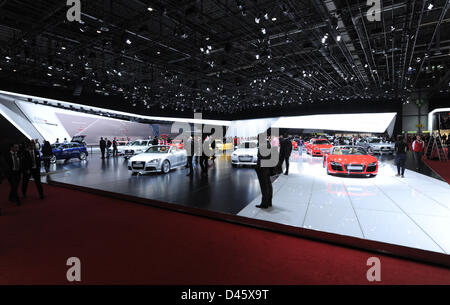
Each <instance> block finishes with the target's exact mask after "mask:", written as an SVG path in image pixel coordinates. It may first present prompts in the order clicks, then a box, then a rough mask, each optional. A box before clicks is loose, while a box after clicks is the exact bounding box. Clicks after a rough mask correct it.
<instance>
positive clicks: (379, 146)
mask: <svg viewBox="0 0 450 305" xmlns="http://www.w3.org/2000/svg"><path fill="white" fill-rule="evenodd" d="M359 145H361V146H363V147H364V148H365V149H367V150H368V151H370V152H372V153H374V154H393V153H394V147H395V144H394V143H392V142H387V141H383V139H381V138H368V139H366V140H363V141H361V142H360V143H359Z"/></svg>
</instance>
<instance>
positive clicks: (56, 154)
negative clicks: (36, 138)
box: [50, 136, 89, 163]
mask: <svg viewBox="0 0 450 305" xmlns="http://www.w3.org/2000/svg"><path fill="white" fill-rule="evenodd" d="M85 138H86V136H75V137H73V138H72V141H70V143H54V144H52V151H53V157H52V158H51V160H50V162H51V163H56V161H57V160H64V161H68V160H70V159H73V158H77V159H79V160H81V161H83V160H86V158H87V156H88V155H89V154H88V151H87V148H86V143H84V139H85Z"/></svg>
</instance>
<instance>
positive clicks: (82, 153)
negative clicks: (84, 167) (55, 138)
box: [78, 152, 86, 161]
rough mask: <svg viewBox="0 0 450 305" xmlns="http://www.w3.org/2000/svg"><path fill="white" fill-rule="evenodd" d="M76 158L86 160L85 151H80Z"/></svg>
mask: <svg viewBox="0 0 450 305" xmlns="http://www.w3.org/2000/svg"><path fill="white" fill-rule="evenodd" d="M78 158H79V159H80V160H81V161H84V160H86V153H84V152H81V153H80V156H79V157H78Z"/></svg>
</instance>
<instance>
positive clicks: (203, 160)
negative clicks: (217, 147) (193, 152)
mask: <svg viewBox="0 0 450 305" xmlns="http://www.w3.org/2000/svg"><path fill="white" fill-rule="evenodd" d="M206 138H207V135H206V134H203V135H202V140H203V141H202V142H201V143H202V145H203V144H204V143H205V141H206ZM208 160H209V156H207V155H206V152H205V148H204V147H203V146H202V152H201V156H200V168H201V169H202V175H205V176H208Z"/></svg>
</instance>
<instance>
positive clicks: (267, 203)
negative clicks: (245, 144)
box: [255, 135, 279, 209]
mask: <svg viewBox="0 0 450 305" xmlns="http://www.w3.org/2000/svg"><path fill="white" fill-rule="evenodd" d="M264 136H265V135H259V136H258V161H257V163H256V167H255V170H256V175H257V176H258V181H259V187H260V188H261V194H262V199H261V203H260V204H258V205H256V207H257V208H261V209H267V208H269V207H271V206H272V197H273V188H272V181H271V180H270V177H271V176H272V175H274V170H275V168H276V167H279V165H278V164H279V160H278V159H276V156H272V153H274V152H273V151H272V147H271V145H270V142H269V141H267V140H261V139H263V138H264ZM263 149H267V150H270V153H269V155H267V156H263V153H262V150H263ZM272 157H275V159H276V160H275V162H274V166H270V165H267V164H264V163H263V162H262V161H263V160H270V159H271V158H272ZM266 162H267V161H266Z"/></svg>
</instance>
